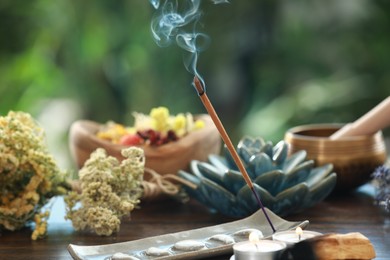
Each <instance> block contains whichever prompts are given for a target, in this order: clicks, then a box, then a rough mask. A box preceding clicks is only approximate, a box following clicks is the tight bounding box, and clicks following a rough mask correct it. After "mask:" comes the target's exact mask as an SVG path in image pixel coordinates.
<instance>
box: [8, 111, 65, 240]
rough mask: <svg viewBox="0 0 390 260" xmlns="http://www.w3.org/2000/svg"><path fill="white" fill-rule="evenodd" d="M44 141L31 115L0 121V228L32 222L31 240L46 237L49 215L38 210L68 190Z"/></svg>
mask: <svg viewBox="0 0 390 260" xmlns="http://www.w3.org/2000/svg"><path fill="white" fill-rule="evenodd" d="M44 141H45V133H44V130H43V129H42V128H41V127H39V125H38V124H37V123H36V122H35V121H34V119H33V118H32V117H31V115H29V114H27V113H24V112H14V111H10V112H9V113H8V115H7V116H4V117H0V228H5V229H8V230H17V229H20V228H22V227H23V226H25V225H26V224H27V223H29V222H33V221H34V222H35V223H36V226H35V230H34V231H33V233H32V239H34V240H35V239H37V238H40V237H43V236H45V235H46V226H47V224H46V219H47V218H48V213H40V210H41V208H42V207H43V206H44V205H45V204H46V203H47V202H48V200H49V199H50V198H51V197H53V196H55V195H60V194H64V193H66V189H67V188H69V185H68V184H67V183H66V181H65V179H66V174H65V173H64V172H62V171H60V170H59V168H58V166H57V164H56V162H55V160H54V159H53V157H52V156H51V155H50V154H49V153H48V151H47V147H46V145H45V142H44Z"/></svg>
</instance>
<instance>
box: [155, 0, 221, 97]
mask: <svg viewBox="0 0 390 260" xmlns="http://www.w3.org/2000/svg"><path fill="white" fill-rule="evenodd" d="M149 1H150V3H151V4H152V5H153V7H154V8H155V9H156V10H157V12H156V14H155V15H154V17H153V19H152V23H151V29H152V33H153V38H154V40H155V41H156V43H157V45H159V46H160V47H167V46H169V45H171V44H172V43H176V44H177V45H178V46H179V47H180V48H182V49H183V50H185V51H187V52H188V53H189V59H188V60H187V61H186V62H185V67H186V69H187V70H188V71H189V72H190V73H192V74H193V75H194V76H197V77H198V78H199V80H200V81H201V82H202V84H203V88H204V91H206V85H205V83H204V81H203V78H202V77H201V76H200V74H199V73H198V71H197V63H198V57H199V53H200V52H201V51H203V50H205V49H206V47H207V46H208V44H209V42H210V38H209V37H208V36H207V35H206V34H204V33H199V32H196V31H195V28H196V25H197V23H198V22H199V20H200V17H201V14H202V12H201V11H200V10H199V5H200V2H201V0H176V1H175V0H164V3H163V4H162V5H161V6H160V4H161V2H160V0H149ZM212 1H213V2H214V3H215V4H220V3H228V0H212ZM188 27H190V28H188Z"/></svg>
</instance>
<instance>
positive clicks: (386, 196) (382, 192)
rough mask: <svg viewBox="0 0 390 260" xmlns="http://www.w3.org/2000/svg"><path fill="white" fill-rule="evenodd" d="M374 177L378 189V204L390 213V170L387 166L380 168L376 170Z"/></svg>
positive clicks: (376, 198)
mask: <svg viewBox="0 0 390 260" xmlns="http://www.w3.org/2000/svg"><path fill="white" fill-rule="evenodd" d="M372 177H373V178H374V179H373V183H374V185H375V186H376V188H377V193H376V196H375V200H376V203H377V204H378V205H379V206H382V207H383V208H384V209H385V210H386V211H388V212H390V168H389V167H388V166H386V165H383V166H380V167H378V168H376V169H375V171H374V173H373V174H372Z"/></svg>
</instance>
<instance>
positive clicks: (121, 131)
mask: <svg viewBox="0 0 390 260" xmlns="http://www.w3.org/2000/svg"><path fill="white" fill-rule="evenodd" d="M133 116H134V124H133V125H132V126H127V125H124V124H120V123H117V122H113V121H110V122H106V123H103V124H100V123H98V122H94V121H90V120H78V121H75V122H74V123H73V124H72V126H71V128H70V135H69V145H70V151H71V154H72V156H73V158H74V160H75V161H76V163H77V166H78V167H79V168H81V167H82V166H83V165H84V162H85V161H86V160H87V159H88V158H89V156H90V154H91V153H92V152H93V151H95V150H96V149H97V148H104V149H105V150H106V151H107V154H109V155H111V156H113V157H115V158H117V159H119V160H123V157H122V155H121V151H122V149H124V148H126V147H129V146H137V147H139V148H142V149H143V150H144V153H145V167H146V168H149V169H152V170H154V171H156V172H157V173H159V174H161V175H164V174H176V173H177V172H178V171H179V170H181V169H188V167H189V163H190V161H192V160H199V161H205V160H207V157H208V155H209V154H212V153H219V152H220V149H221V138H220V136H219V133H218V130H217V129H216V127H215V126H214V124H213V122H212V120H211V118H210V117H209V116H208V115H206V114H200V115H192V114H190V113H180V114H177V115H171V114H170V112H169V110H168V108H166V107H156V108H153V109H151V111H150V113H149V114H143V113H138V112H134V113H133ZM146 178H147V177H146Z"/></svg>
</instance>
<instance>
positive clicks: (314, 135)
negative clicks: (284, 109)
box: [285, 124, 387, 192]
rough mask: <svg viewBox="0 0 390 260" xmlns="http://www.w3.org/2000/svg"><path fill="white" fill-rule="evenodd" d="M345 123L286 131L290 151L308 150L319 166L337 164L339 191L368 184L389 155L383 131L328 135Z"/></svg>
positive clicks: (337, 190) (301, 127)
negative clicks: (333, 137) (337, 137)
mask: <svg viewBox="0 0 390 260" xmlns="http://www.w3.org/2000/svg"><path fill="white" fill-rule="evenodd" d="M341 127H342V125H339V124H315V125H303V126H297V127H294V128H291V129H289V130H288V131H287V132H286V134H285V141H286V142H287V143H288V144H289V146H290V148H289V149H290V150H289V152H290V153H294V152H296V151H298V150H305V151H306V152H307V158H308V159H312V160H314V161H315V163H316V165H317V166H320V165H324V164H326V163H331V164H333V167H334V171H335V172H336V173H337V184H336V188H335V191H336V192H343V191H350V190H352V189H354V188H356V187H358V186H360V185H362V184H364V183H365V182H367V181H368V180H369V179H370V176H371V174H372V173H373V172H374V170H375V168H376V167H378V166H380V165H382V164H384V163H385V161H386V158H387V153H386V146H385V142H384V139H383V135H382V132H381V131H379V132H377V133H375V134H373V135H364V136H363V135H362V136H351V137H346V138H342V139H339V140H330V139H329V138H328V137H329V136H330V135H332V134H333V133H334V132H336V131H337V130H338V129H340V128H341Z"/></svg>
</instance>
